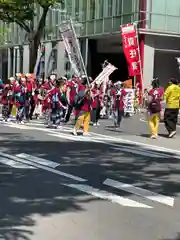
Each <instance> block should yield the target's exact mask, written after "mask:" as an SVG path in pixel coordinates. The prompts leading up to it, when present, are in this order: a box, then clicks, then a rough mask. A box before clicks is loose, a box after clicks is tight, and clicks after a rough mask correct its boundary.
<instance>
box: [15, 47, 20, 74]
mask: <svg viewBox="0 0 180 240" xmlns="http://www.w3.org/2000/svg"><path fill="white" fill-rule="evenodd" d="M16 56H17V57H16V61H17V68H16V72H17V73H20V72H21V70H20V61H21V59H20V49H19V47H17V48H16Z"/></svg>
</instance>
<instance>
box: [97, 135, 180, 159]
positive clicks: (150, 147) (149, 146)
mask: <svg viewBox="0 0 180 240" xmlns="http://www.w3.org/2000/svg"><path fill="white" fill-rule="evenodd" d="M93 134H94V135H96V136H101V137H104V139H106V138H107V139H111V140H112V141H115V142H116V143H127V144H130V145H132V147H134V148H136V147H135V146H134V145H136V146H138V147H143V148H144V149H146V150H153V151H154V150H155V151H159V153H160V154H161V153H162V154H166V153H173V154H177V155H179V157H178V156H176V155H175V156H173V157H177V158H178V159H179V158H180V151H179V150H176V149H172V148H165V147H160V146H157V145H152V144H147V143H142V142H137V141H132V140H128V139H122V138H119V137H118V138H115V137H113V136H109V135H103V134H99V133H94V132H93ZM171 157H172V156H171Z"/></svg>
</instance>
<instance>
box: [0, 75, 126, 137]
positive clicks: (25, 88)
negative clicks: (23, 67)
mask: <svg viewBox="0 0 180 240" xmlns="http://www.w3.org/2000/svg"><path fill="white" fill-rule="evenodd" d="M0 88H1V92H2V93H1V103H2V105H3V107H2V117H3V121H9V118H10V116H11V112H12V108H13V106H15V107H16V109H17V113H16V122H17V124H23V123H24V119H26V120H27V121H31V120H32V118H33V116H35V117H36V118H39V117H41V116H42V114H43V115H44V116H45V120H46V124H47V126H48V127H58V126H59V125H60V124H61V122H64V123H67V122H69V120H70V116H71V115H72V114H74V116H75V127H74V131H73V133H74V135H77V131H78V130H79V128H80V127H81V125H82V124H83V126H84V134H85V135H86V134H88V129H89V122H92V124H93V125H94V126H98V125H99V119H100V117H113V118H114V124H115V126H116V127H119V126H120V123H121V120H122V116H123V114H124V112H123V109H124V102H123V97H124V96H125V94H126V92H125V90H123V84H122V83H121V82H116V83H115V84H113V83H112V81H108V82H107V84H106V86H105V87H104V84H101V85H98V84H97V83H96V82H93V81H92V79H91V78H87V77H86V76H82V77H76V76H73V77H72V79H71V80H67V79H66V78H65V77H61V78H57V76H56V75H51V76H49V77H48V78H47V79H45V80H42V79H39V80H35V79H34V78H33V75H32V74H25V75H22V74H16V77H11V78H9V83H8V84H3V82H1V83H0Z"/></svg>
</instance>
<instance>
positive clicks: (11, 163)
mask: <svg viewBox="0 0 180 240" xmlns="http://www.w3.org/2000/svg"><path fill="white" fill-rule="evenodd" d="M0 163H2V164H5V165H7V166H10V167H12V168H19V169H35V167H32V166H29V165H26V164H22V163H19V162H16V161H14V160H12V159H9V158H5V157H1V156H0Z"/></svg>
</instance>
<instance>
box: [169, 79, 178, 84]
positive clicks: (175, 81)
mask: <svg viewBox="0 0 180 240" xmlns="http://www.w3.org/2000/svg"><path fill="white" fill-rule="evenodd" d="M169 83H172V84H176V85H177V84H178V83H179V80H177V79H176V78H170V79H169Z"/></svg>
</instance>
